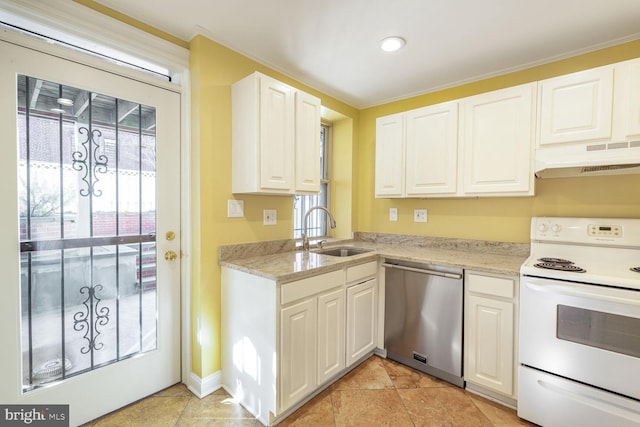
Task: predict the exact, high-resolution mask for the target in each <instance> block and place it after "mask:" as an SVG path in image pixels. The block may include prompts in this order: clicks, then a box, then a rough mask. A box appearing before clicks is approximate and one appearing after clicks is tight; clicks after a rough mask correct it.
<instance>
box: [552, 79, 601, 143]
mask: <svg viewBox="0 0 640 427" xmlns="http://www.w3.org/2000/svg"><path fill="white" fill-rule="evenodd" d="M613 80H614V67H613V66H606V67H599V68H594V69H591V70H586V71H581V72H578V73H573V74H568V75H565V76H561V77H556V78H552V79H548V80H543V81H541V82H540V86H539V91H540V104H539V105H540V128H539V129H540V135H539V144H540V145H541V146H543V145H546V144H558V143H565V142H575V141H594V140H609V139H611V135H612V133H611V132H612V129H611V123H612V112H613Z"/></svg>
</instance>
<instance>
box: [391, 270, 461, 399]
mask: <svg viewBox="0 0 640 427" xmlns="http://www.w3.org/2000/svg"><path fill="white" fill-rule="evenodd" d="M382 265H383V266H384V267H385V268H386V271H385V316H384V345H385V349H386V351H387V357H388V358H389V359H393V360H396V361H398V362H400V363H402V364H405V365H407V366H410V367H412V368H415V369H418V370H420V371H423V372H426V373H428V374H430V375H433V376H435V377H438V378H441V379H443V380H445V381H448V382H450V383H452V384H455V385H457V386H459V387H463V386H464V380H463V378H462V307H463V299H462V298H463V280H462V277H463V275H462V269H457V268H448V267H442V266H436V265H424V264H416V263H409V262H399V261H393V260H387V262H385V263H383V264H382Z"/></svg>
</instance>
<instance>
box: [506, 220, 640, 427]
mask: <svg viewBox="0 0 640 427" xmlns="http://www.w3.org/2000/svg"><path fill="white" fill-rule="evenodd" d="M519 360H520V366H519V368H518V369H519V371H518V415H519V416H520V417H522V418H524V419H527V420H529V421H532V422H534V423H536V424H540V425H542V426H546V427H553V426H567V425H580V426H594V427H595V426H604V425H616V426H640V385H639V382H638V381H636V380H640V219H619V218H618V219H616V218H548V217H536V218H532V221H531V255H530V256H529V258H528V259H527V260H526V261H525V263H524V264H523V265H522V267H521V269H520V330H519ZM634 378H635V379H636V380H632V379H634Z"/></svg>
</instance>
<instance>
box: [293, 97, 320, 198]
mask: <svg viewBox="0 0 640 427" xmlns="http://www.w3.org/2000/svg"><path fill="white" fill-rule="evenodd" d="M295 105H296V108H295V158H296V161H295V192H296V193H304V194H313V193H318V192H320V99H318V98H316V97H315V96H313V95H309V94H308V93H304V92H299V91H297V92H296V94H295Z"/></svg>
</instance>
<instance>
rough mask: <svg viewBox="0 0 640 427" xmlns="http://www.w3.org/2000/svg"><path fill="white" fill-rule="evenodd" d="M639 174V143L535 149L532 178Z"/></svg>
mask: <svg viewBox="0 0 640 427" xmlns="http://www.w3.org/2000/svg"><path fill="white" fill-rule="evenodd" d="M636 173H637V174H640V141H625V142H610V143H591V144H580V145H573V146H572V145H568V146H561V145H558V146H553V147H542V148H538V149H536V154H535V176H536V178H567V177H576V176H603V175H624V174H636Z"/></svg>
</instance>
